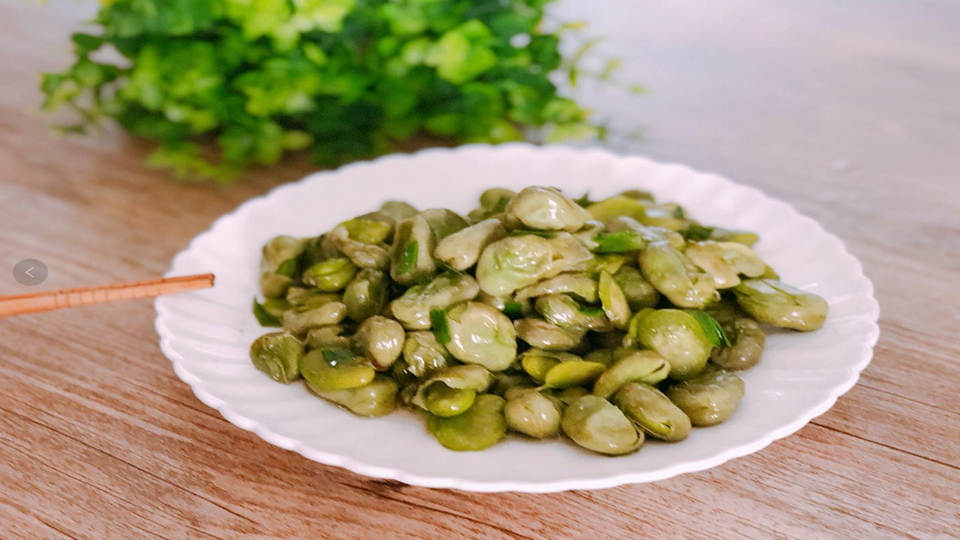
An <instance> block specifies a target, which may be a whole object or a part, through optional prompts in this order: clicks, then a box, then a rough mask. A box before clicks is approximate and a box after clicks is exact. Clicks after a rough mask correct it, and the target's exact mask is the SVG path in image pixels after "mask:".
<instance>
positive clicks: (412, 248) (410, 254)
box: [397, 240, 420, 274]
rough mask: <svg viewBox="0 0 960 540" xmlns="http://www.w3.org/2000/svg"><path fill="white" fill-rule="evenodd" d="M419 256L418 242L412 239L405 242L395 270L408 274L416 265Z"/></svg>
mask: <svg viewBox="0 0 960 540" xmlns="http://www.w3.org/2000/svg"><path fill="white" fill-rule="evenodd" d="M419 257H420V242H417V241H416V240H414V241H413V242H410V243H409V244H407V247H406V248H404V250H403V254H402V255H401V256H400V264H399V265H397V272H398V273H400V274H409V273H410V272H413V270H414V269H415V268H416V267H417V260H418V258H419Z"/></svg>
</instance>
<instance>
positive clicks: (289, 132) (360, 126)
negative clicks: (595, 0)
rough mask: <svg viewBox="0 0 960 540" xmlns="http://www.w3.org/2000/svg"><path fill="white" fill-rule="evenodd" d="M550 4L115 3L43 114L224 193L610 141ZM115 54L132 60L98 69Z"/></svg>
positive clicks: (48, 86)
mask: <svg viewBox="0 0 960 540" xmlns="http://www.w3.org/2000/svg"><path fill="white" fill-rule="evenodd" d="M551 1H552V0H113V1H105V2H104V5H103V7H102V8H101V10H100V12H99V14H98V15H97V17H96V19H95V21H94V22H95V24H96V25H98V26H99V29H100V32H99V35H92V34H85V33H77V34H74V35H73V43H74V46H75V53H76V60H75V62H74V63H73V65H72V66H70V67H69V68H68V69H66V70H65V71H63V72H61V73H50V74H45V75H44V77H43V81H42V85H41V88H42V90H43V92H44V94H45V95H46V100H45V102H44V108H45V109H48V110H53V109H58V108H61V107H66V108H69V109H71V110H73V111H75V112H76V113H78V114H79V116H80V118H81V123H80V124H79V125H76V126H69V127H67V128H65V129H66V130H69V131H83V129H84V128H85V127H87V126H89V125H91V124H93V123H96V122H98V121H100V120H103V119H113V120H115V121H117V122H118V123H120V124H121V125H122V126H123V127H124V128H125V129H127V130H129V131H130V132H131V133H134V134H136V135H138V136H141V137H144V138H147V139H152V140H156V141H158V142H159V146H158V148H157V150H156V151H155V152H154V153H153V154H152V156H151V157H150V159H149V163H150V164H151V165H153V166H158V167H168V168H171V169H173V171H174V172H175V173H176V174H177V175H178V176H179V177H182V178H216V179H219V180H221V181H225V180H229V179H231V178H234V177H235V176H236V175H237V174H238V173H239V172H240V171H241V170H243V169H244V168H245V167H247V166H249V165H251V164H263V165H269V164H272V163H275V162H277V161H278V160H279V159H280V158H281V157H282V156H283V155H284V153H286V152H287V151H291V150H298V149H304V148H311V149H312V153H313V157H314V159H315V160H316V161H317V162H318V163H321V164H336V163H340V162H343V161H347V160H350V159H355V158H358V157H366V156H370V155H374V154H377V153H382V152H385V151H387V150H389V149H390V148H391V146H392V145H393V144H394V143H396V142H397V141H400V140H403V139H406V138H409V137H412V136H415V135H426V136H435V137H443V138H447V139H449V140H451V141H454V142H493V143H496V142H503V141H510V140H517V139H521V138H524V133H525V130H528V129H531V128H534V129H536V130H538V131H539V132H540V133H542V137H543V138H544V139H546V140H556V139H562V138H570V137H583V136H590V135H596V134H598V133H601V132H600V131H599V130H598V128H597V127H596V126H594V125H592V124H591V123H590V122H589V120H588V112H587V111H586V110H584V109H583V108H581V107H580V106H579V105H577V104H576V103H575V102H574V101H572V100H570V99H567V98H564V97H561V96H560V95H558V93H557V87H556V86H555V85H554V83H553V82H551V79H550V75H551V74H552V73H554V72H557V71H558V70H561V69H564V70H566V71H567V73H568V76H569V78H570V80H571V81H572V82H575V80H576V76H577V73H578V71H577V68H576V64H577V63H578V61H579V60H580V58H581V57H582V56H583V54H584V52H585V51H586V49H587V48H589V47H585V48H584V49H582V50H581V51H580V52H578V53H577V54H576V55H575V58H573V59H572V60H573V63H572V64H563V65H562V61H561V60H562V59H561V56H560V53H559V51H558V45H559V38H560V36H559V34H560V32H564V31H568V30H569V29H571V28H576V27H577V25H576V24H568V25H564V26H562V27H561V28H560V29H558V30H557V31H556V32H554V33H550V32H546V31H543V30H541V28H542V21H543V16H544V8H545V6H546V5H547V4H549V3H550V2H551ZM588 43H589V44H590V45H592V43H593V42H592V41H590V42H588ZM110 49H114V50H115V52H118V53H119V56H120V57H122V60H121V59H118V60H119V61H118V62H110V61H102V60H97V59H95V58H100V57H102V56H104V54H103V53H104V52H107V51H108V50H110ZM114 56H116V55H115V54H114ZM614 68H615V65H613V64H611V65H609V66H608V68H607V69H606V70H605V72H606V71H609V70H612V69H614ZM204 141H213V142H214V143H215V145H214V146H215V148H216V152H215V153H214V154H212V155H211V153H210V152H209V151H208V150H209V146H206V145H204V144H202V143H203V142H204Z"/></svg>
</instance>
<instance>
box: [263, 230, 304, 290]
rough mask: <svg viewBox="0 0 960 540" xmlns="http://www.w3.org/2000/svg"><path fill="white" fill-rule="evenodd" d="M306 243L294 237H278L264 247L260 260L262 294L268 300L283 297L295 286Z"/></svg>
mask: <svg viewBox="0 0 960 540" xmlns="http://www.w3.org/2000/svg"><path fill="white" fill-rule="evenodd" d="M303 247H304V241H303V240H300V239H298V238H294V237H292V236H278V237H276V238H274V239H272V240H270V241H269V242H267V243H266V245H264V246H263V255H262V257H261V258H260V292H261V293H263V296H265V297H266V298H274V297H278V296H283V295H284V293H286V291H287V289H288V288H289V287H290V286H291V285H293V281H294V280H293V278H294V275H295V273H296V269H297V266H298V263H297V258H298V257H299V256H300V254H301V253H302V252H303Z"/></svg>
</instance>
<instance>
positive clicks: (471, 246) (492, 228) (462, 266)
mask: <svg viewBox="0 0 960 540" xmlns="http://www.w3.org/2000/svg"><path fill="white" fill-rule="evenodd" d="M505 236H507V230H506V229H504V228H503V224H501V223H500V220H499V219H488V220H485V221H481V222H480V223H477V224H475V225H471V226H469V227H467V228H466V229H463V230H460V231H457V232H455V233H453V234H451V235H450V236H448V237H446V238H444V239H443V240H442V241H441V242H440V243H439V244H438V245H437V249H436V251H435V252H434V255H435V256H436V258H437V259H439V260H441V261H443V262H445V263H446V264H447V265H448V266H450V267H451V268H453V269H454V270H460V271H463V270H467V269H469V268H470V267H472V266H473V265H475V264H477V260H479V259H480V253H481V252H483V249H484V248H485V247H487V246H488V245H490V244H491V243H493V242H495V241H497V240H500V239H501V238H503V237H505Z"/></svg>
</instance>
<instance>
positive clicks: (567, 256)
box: [535, 232, 594, 277]
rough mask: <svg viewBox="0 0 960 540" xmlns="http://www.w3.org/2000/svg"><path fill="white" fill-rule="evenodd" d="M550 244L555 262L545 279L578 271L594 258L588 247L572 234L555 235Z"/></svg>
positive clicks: (552, 263) (552, 262)
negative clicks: (582, 265)
mask: <svg viewBox="0 0 960 540" xmlns="http://www.w3.org/2000/svg"><path fill="white" fill-rule="evenodd" d="M535 238H536V237H535ZM548 242H549V243H550V245H551V247H552V248H553V260H552V261H551V262H550V266H549V268H548V269H547V271H546V273H545V274H544V276H543V277H554V276H556V275H558V274H561V273H563V272H572V271H577V270H579V266H580V265H581V264H584V263H586V262H587V261H590V260H592V259H593V258H594V256H593V253H591V252H590V250H589V249H587V246H585V245H583V242H581V241H580V240H578V239H577V237H575V236H573V235H572V234H570V233H567V232H559V233H555V234H554V235H553V237H552V238H550V239H549V240H548Z"/></svg>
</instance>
